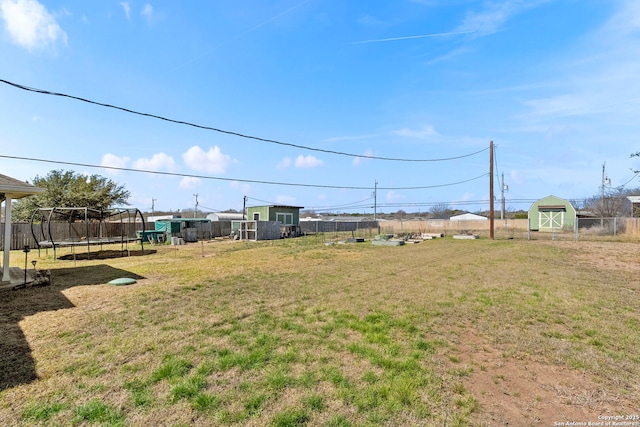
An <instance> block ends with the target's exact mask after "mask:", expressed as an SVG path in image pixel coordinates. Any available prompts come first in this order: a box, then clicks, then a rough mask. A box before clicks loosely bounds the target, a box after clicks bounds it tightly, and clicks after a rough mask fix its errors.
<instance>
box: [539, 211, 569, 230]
mask: <svg viewBox="0 0 640 427" xmlns="http://www.w3.org/2000/svg"><path fill="white" fill-rule="evenodd" d="M539 221H540V223H539V225H540V229H543V228H546V229H557V228H562V227H563V226H564V212H563V211H540V215H539Z"/></svg>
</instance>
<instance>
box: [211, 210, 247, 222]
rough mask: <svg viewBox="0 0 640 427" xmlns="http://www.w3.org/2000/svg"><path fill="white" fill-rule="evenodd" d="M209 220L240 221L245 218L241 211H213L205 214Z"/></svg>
mask: <svg viewBox="0 0 640 427" xmlns="http://www.w3.org/2000/svg"><path fill="white" fill-rule="evenodd" d="M207 219H210V220H211V221H242V220H243V219H246V218H245V217H244V214H243V213H242V212H214V213H210V214H209V215H207Z"/></svg>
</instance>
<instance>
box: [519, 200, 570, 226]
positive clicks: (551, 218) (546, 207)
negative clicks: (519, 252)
mask: <svg viewBox="0 0 640 427" xmlns="http://www.w3.org/2000/svg"><path fill="white" fill-rule="evenodd" d="M575 224H576V209H575V208H574V207H573V205H572V204H571V202H569V201H568V200H564V199H561V198H560V197H556V196H547V197H545V198H543V199H540V200H538V201H536V202H535V203H533V205H531V208H530V209H529V230H531V231H561V230H573V229H574V227H575Z"/></svg>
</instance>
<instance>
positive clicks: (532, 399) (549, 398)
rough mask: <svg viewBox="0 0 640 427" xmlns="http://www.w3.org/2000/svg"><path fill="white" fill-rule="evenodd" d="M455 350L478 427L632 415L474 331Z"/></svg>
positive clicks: (572, 378) (570, 375)
mask: <svg viewBox="0 0 640 427" xmlns="http://www.w3.org/2000/svg"><path fill="white" fill-rule="evenodd" d="M456 350H457V351H456V356H457V357H458V358H459V360H460V361H459V362H458V363H455V366H454V367H456V368H459V367H461V366H467V367H471V368H473V370H472V372H471V374H469V376H468V377H466V379H465V380H464V381H463V382H464V386H465V388H466V389H467V390H468V391H469V392H470V393H471V394H472V395H473V396H474V397H475V398H476V400H477V401H478V403H479V404H480V410H479V411H478V413H476V414H474V415H473V418H472V420H473V422H474V423H475V424H477V425H480V426H555V425H561V424H560V423H565V424H564V425H572V424H567V423H568V422H571V421H572V422H575V423H585V424H584V425H588V423H589V422H591V423H596V422H598V421H601V420H600V419H598V416H600V415H616V414H618V415H619V414H635V413H637V410H638V408H637V406H636V405H632V403H631V402H628V401H625V400H624V399H623V398H622V397H620V396H616V395H614V394H611V393H610V392H609V391H607V390H605V389H604V388H603V387H602V386H601V385H599V384H596V383H595V382H593V381H592V380H590V378H588V377H587V376H586V375H584V374H583V373H581V372H578V371H574V370H570V369H567V368H564V367H560V366H555V365H552V364H549V363H545V361H543V360H534V359H533V358H532V357H531V356H530V355H528V354H515V355H509V356H505V352H504V351H503V350H501V349H499V348H496V347H494V346H493V345H491V344H490V343H489V342H488V341H487V340H485V339H484V338H482V337H481V336H479V335H478V334H476V333H475V331H474V330H473V328H466V329H465V331H464V332H463V333H462V334H461V335H460V337H459V342H458V343H457V344H456ZM448 363H451V362H448ZM556 423H557V424H556ZM575 425H581V424H575Z"/></svg>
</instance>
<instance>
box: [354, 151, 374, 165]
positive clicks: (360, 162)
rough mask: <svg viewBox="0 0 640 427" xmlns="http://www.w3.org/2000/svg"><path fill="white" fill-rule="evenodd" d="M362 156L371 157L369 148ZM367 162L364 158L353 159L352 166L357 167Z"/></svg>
mask: <svg viewBox="0 0 640 427" xmlns="http://www.w3.org/2000/svg"><path fill="white" fill-rule="evenodd" d="M363 155H364V156H373V151H372V150H371V149H370V148H369V149H367V151H365V152H364V154H363ZM366 160H369V159H367V158H366V157H356V158H354V159H353V166H355V167H358V166H360V165H361V164H362V162H364V161H366Z"/></svg>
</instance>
